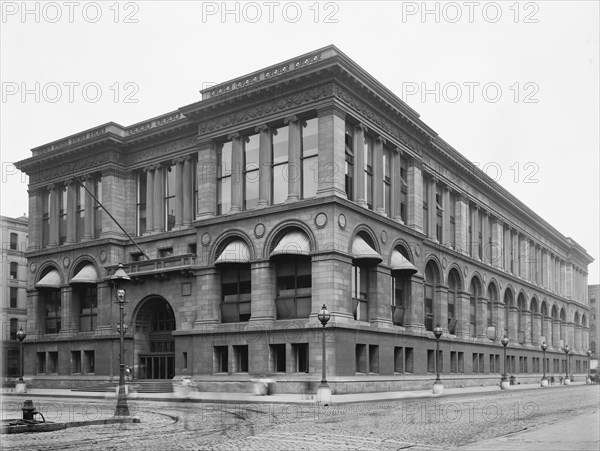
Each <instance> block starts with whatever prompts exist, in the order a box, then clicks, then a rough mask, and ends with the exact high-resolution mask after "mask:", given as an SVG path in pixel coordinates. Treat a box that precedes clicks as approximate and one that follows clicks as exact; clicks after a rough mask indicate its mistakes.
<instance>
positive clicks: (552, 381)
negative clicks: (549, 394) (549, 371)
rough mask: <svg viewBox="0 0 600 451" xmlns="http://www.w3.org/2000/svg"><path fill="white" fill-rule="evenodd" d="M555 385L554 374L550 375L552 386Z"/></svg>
mask: <svg viewBox="0 0 600 451" xmlns="http://www.w3.org/2000/svg"><path fill="white" fill-rule="evenodd" d="M553 385H554V376H550V386H553Z"/></svg>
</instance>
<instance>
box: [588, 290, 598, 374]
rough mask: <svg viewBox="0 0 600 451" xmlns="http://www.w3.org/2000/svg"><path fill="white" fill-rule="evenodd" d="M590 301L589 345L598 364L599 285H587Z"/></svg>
mask: <svg viewBox="0 0 600 451" xmlns="http://www.w3.org/2000/svg"><path fill="white" fill-rule="evenodd" d="M588 299H589V302H590V347H589V349H590V350H591V351H592V359H595V360H596V366H597V365H598V363H597V362H598V345H599V344H600V328H599V327H598V302H600V285H588Z"/></svg>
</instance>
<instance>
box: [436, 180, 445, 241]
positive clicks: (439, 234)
mask: <svg viewBox="0 0 600 451" xmlns="http://www.w3.org/2000/svg"><path fill="white" fill-rule="evenodd" d="M442 190H443V188H442V187H441V186H439V185H436V192H435V211H436V223H435V236H436V238H437V240H438V241H439V242H440V243H442V240H443V238H444V236H443V223H444V217H443V215H444V207H445V205H444V200H443V199H444V198H443V197H442Z"/></svg>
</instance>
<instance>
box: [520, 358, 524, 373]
mask: <svg viewBox="0 0 600 451" xmlns="http://www.w3.org/2000/svg"><path fill="white" fill-rule="evenodd" d="M522 372H523V356H520V357H519V373H522Z"/></svg>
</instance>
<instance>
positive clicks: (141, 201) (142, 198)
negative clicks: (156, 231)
mask: <svg viewBox="0 0 600 451" xmlns="http://www.w3.org/2000/svg"><path fill="white" fill-rule="evenodd" d="M147 182H148V173H147V172H146V171H144V172H142V173H140V174H138V176H137V202H136V215H137V235H138V236H140V235H143V234H144V233H145V232H146V218H147V214H148V212H147V207H146V205H147V204H146V189H147V185H146V184H147Z"/></svg>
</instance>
